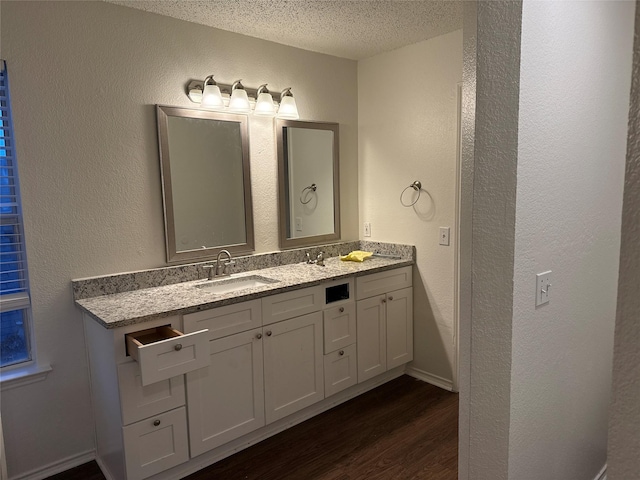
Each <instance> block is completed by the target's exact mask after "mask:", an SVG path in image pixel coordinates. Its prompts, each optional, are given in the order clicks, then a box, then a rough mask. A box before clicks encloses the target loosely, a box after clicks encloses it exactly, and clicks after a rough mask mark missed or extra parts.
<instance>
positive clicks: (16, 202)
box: [0, 59, 37, 376]
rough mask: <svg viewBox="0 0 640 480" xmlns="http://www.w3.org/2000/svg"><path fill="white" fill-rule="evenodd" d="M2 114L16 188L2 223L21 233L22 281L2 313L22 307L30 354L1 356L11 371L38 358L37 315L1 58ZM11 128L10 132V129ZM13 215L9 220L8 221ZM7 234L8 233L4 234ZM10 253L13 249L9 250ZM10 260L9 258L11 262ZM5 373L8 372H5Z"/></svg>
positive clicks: (0, 306)
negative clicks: (7, 358)
mask: <svg viewBox="0 0 640 480" xmlns="http://www.w3.org/2000/svg"><path fill="white" fill-rule="evenodd" d="M0 101H1V102H2V103H0V118H1V120H2V124H1V125H0V131H2V135H1V136H0V138H1V139H2V140H3V145H0V149H2V150H5V149H6V150H9V155H4V158H9V159H10V162H8V163H9V164H8V165H4V166H2V167H1V168H6V169H7V170H8V171H9V170H11V171H12V174H9V173H7V175H6V177H7V178H10V179H11V180H12V182H10V183H7V185H5V186H9V187H10V188H11V189H12V190H13V192H12V193H9V194H8V195H7V196H6V197H3V198H9V201H8V202H7V201H6V200H4V202H5V203H4V204H3V203H0V206H3V207H12V208H13V211H12V212H11V213H0V226H2V225H4V226H7V225H15V232H13V233H9V234H6V235H7V236H12V235H15V236H19V237H20V241H19V242H18V245H19V247H18V249H17V250H16V254H17V256H18V258H19V260H16V262H15V263H16V264H18V266H19V267H20V268H19V269H18V270H16V271H17V272H20V273H19V276H18V279H17V280H15V281H16V282H20V284H21V286H19V287H18V288H17V291H15V292H12V293H0V313H6V312H14V311H20V312H21V315H22V322H23V325H22V330H23V333H24V341H25V350H26V351H25V354H26V358H24V359H20V360H17V361H13V362H11V363H7V364H5V365H2V364H1V361H2V359H1V358H0V371H1V372H3V373H4V372H7V373H10V372H11V371H13V370H18V369H26V370H32V369H33V366H34V365H36V364H37V362H36V350H35V342H34V331H33V316H32V306H31V295H30V282H29V270H28V262H27V248H26V242H25V234H24V217H23V213H22V196H21V191H20V177H19V173H18V164H17V159H16V157H17V155H16V151H15V145H16V142H15V131H14V128H13V119H12V110H11V98H10V90H9V78H8V76H7V64H6V61H5V60H2V59H0ZM7 132H8V133H7ZM7 218H9V222H10V223H9V222H7ZM2 235H5V234H2ZM8 253H10V252H8ZM8 263H9V262H8ZM3 376H4V375H3Z"/></svg>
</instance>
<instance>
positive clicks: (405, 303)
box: [356, 267, 413, 383]
mask: <svg viewBox="0 0 640 480" xmlns="http://www.w3.org/2000/svg"><path fill="white" fill-rule="evenodd" d="M407 284H408V286H407ZM356 292H357V295H358V297H357V298H358V301H357V337H358V342H357V349H358V383H360V382H363V381H365V380H368V379H370V378H372V377H375V376H376V375H379V374H381V373H384V372H386V371H387V370H390V369H392V368H394V367H398V366H400V365H403V364H405V363H407V362H410V361H411V360H413V289H412V288H411V267H404V268H400V269H397V270H390V271H387V272H380V273H375V274H372V275H367V276H364V277H360V278H358V279H356Z"/></svg>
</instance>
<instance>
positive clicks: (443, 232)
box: [440, 227, 450, 247]
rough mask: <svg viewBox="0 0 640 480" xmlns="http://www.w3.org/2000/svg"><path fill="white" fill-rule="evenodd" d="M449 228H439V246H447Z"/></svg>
mask: <svg viewBox="0 0 640 480" xmlns="http://www.w3.org/2000/svg"><path fill="white" fill-rule="evenodd" d="M449 232H450V228H449V227H440V245H444V246H445V247H448V246H449Z"/></svg>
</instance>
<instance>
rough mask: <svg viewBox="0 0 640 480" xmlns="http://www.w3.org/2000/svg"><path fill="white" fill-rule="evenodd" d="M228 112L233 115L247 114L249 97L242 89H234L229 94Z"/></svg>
mask: <svg viewBox="0 0 640 480" xmlns="http://www.w3.org/2000/svg"><path fill="white" fill-rule="evenodd" d="M229 111H231V112H235V113H249V112H250V111H251V106H250V105H249V97H248V96H247V91H246V90H245V89H244V88H234V89H233V92H231V99H230V100H229Z"/></svg>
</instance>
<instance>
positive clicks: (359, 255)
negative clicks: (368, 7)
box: [340, 250, 373, 262]
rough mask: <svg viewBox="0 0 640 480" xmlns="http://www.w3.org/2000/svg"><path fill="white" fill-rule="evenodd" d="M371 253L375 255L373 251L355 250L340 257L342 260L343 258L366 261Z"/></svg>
mask: <svg viewBox="0 0 640 480" xmlns="http://www.w3.org/2000/svg"><path fill="white" fill-rule="evenodd" d="M371 255H373V252H363V251H362V250H354V251H353V252H351V253H349V254H347V255H343V256H342V257H340V260H342V261H343V262H364V259H365V258H369V257H370V256H371Z"/></svg>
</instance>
